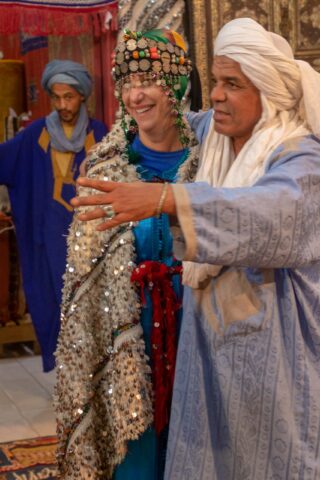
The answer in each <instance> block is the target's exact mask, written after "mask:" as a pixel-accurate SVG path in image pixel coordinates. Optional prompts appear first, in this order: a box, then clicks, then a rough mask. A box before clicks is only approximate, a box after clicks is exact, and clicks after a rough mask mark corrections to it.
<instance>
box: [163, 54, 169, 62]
mask: <svg viewBox="0 0 320 480" xmlns="http://www.w3.org/2000/svg"><path fill="white" fill-rule="evenodd" d="M161 60H162V61H163V62H166V61H167V62H170V53H168V52H163V53H161Z"/></svg>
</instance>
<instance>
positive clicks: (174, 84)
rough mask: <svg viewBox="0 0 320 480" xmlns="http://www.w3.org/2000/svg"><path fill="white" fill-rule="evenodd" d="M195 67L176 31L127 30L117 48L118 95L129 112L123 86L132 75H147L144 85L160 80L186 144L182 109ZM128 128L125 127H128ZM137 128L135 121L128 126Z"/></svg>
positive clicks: (115, 76) (115, 60)
mask: <svg viewBox="0 0 320 480" xmlns="http://www.w3.org/2000/svg"><path fill="white" fill-rule="evenodd" d="M191 70H192V63H191V60H190V59H189V58H188V57H187V47H186V44H185V41H184V39H183V38H182V36H181V35H180V34H179V33H177V32H174V31H173V30H166V29H157V30H150V31H148V32H135V31H130V30H125V31H124V36H123V40H122V41H121V42H120V43H118V45H117V46H116V49H115V55H114V66H113V70H112V72H113V78H114V80H115V82H116V96H117V98H119V100H120V104H121V106H122V109H123V113H125V109H124V106H123V103H122V100H121V91H122V88H123V87H124V86H125V85H126V84H127V83H130V76H131V75H134V74H143V81H142V85H148V84H149V82H150V81H154V82H156V84H157V85H159V86H161V87H162V88H163V89H164V91H165V93H166V94H167V95H168V96H169V99H170V101H171V103H172V107H173V110H174V112H175V113H176V116H177V120H176V124H177V126H178V128H179V131H180V140H181V142H182V144H183V145H186V144H187V143H188V139H187V138H186V137H185V136H184V134H183V130H184V122H183V119H182V112H181V108H180V104H181V100H182V99H183V96H184V94H185V92H186V89H187V85H188V77H189V74H190V72H191ZM124 128H125V126H124ZM127 130H129V133H130V130H131V131H132V132H134V130H136V125H135V122H134V121H133V122H131V123H130V126H129V128H128V129H127Z"/></svg>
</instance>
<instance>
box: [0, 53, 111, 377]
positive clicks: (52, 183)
mask: <svg viewBox="0 0 320 480" xmlns="http://www.w3.org/2000/svg"><path fill="white" fill-rule="evenodd" d="M41 84H42V86H43V88H44V89H45V90H46V92H47V93H48V94H49V95H50V97H51V101H52V107H53V111H52V113H50V114H49V115H48V116H46V117H45V118H41V119H38V120H36V121H35V122H33V123H32V124H31V125H30V126H28V127H27V128H26V129H25V130H23V131H22V132H20V133H19V134H18V135H17V136H16V137H15V138H13V139H12V140H9V141H8V142H5V143H3V144H1V145H0V184H4V185H6V186H7V187H8V190H9V195H10V201H11V209H12V215H13V219H14V222H15V227H16V235H17V241H18V247H19V255H20V263H21V268H22V276H23V284H24V290H25V294H26V300H27V305H28V309H29V311H30V314H31V317H32V321H33V324H34V327H35V331H36V334H37V337H38V340H39V343H40V347H41V352H42V358H43V368H44V371H49V370H51V369H52V368H53V367H54V363H55V362H54V351H55V348H56V342H57V337H58V333H59V328H60V303H61V290H62V275H63V273H64V271H65V262H66V235H67V232H68V228H69V225H70V223H71V219H72V215H73V208H72V207H71V206H70V204H69V200H70V199H71V198H72V197H73V196H74V195H75V179H76V177H77V176H78V175H79V165H80V164H81V162H82V161H83V159H84V158H85V156H86V154H87V152H88V150H89V148H90V147H91V146H92V145H94V144H95V143H96V142H99V141H100V140H101V139H102V137H103V136H104V135H105V134H106V133H107V129H106V127H105V125H104V124H103V123H102V122H100V121H97V120H94V119H91V118H89V116H88V111H87V107H86V104H85V102H86V100H87V98H88V97H89V96H90V94H91V91H92V79H91V76H90V74H89V72H88V71H87V69H86V68H85V67H84V66H83V65H81V64H80V63H76V62H72V61H70V60H53V61H51V62H49V63H48V64H47V65H46V67H45V69H44V72H43V76H42V81H41Z"/></svg>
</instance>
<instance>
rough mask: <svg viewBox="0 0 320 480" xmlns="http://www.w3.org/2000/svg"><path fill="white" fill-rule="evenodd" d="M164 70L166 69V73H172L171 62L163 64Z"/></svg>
mask: <svg viewBox="0 0 320 480" xmlns="http://www.w3.org/2000/svg"><path fill="white" fill-rule="evenodd" d="M162 70H163V71H164V73H170V71H171V67H170V63H164V64H163V66H162Z"/></svg>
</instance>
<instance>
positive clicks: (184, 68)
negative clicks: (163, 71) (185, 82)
mask: <svg viewBox="0 0 320 480" xmlns="http://www.w3.org/2000/svg"><path fill="white" fill-rule="evenodd" d="M178 69H179V73H181V75H187V69H186V67H185V66H184V65H179V67H178Z"/></svg>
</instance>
